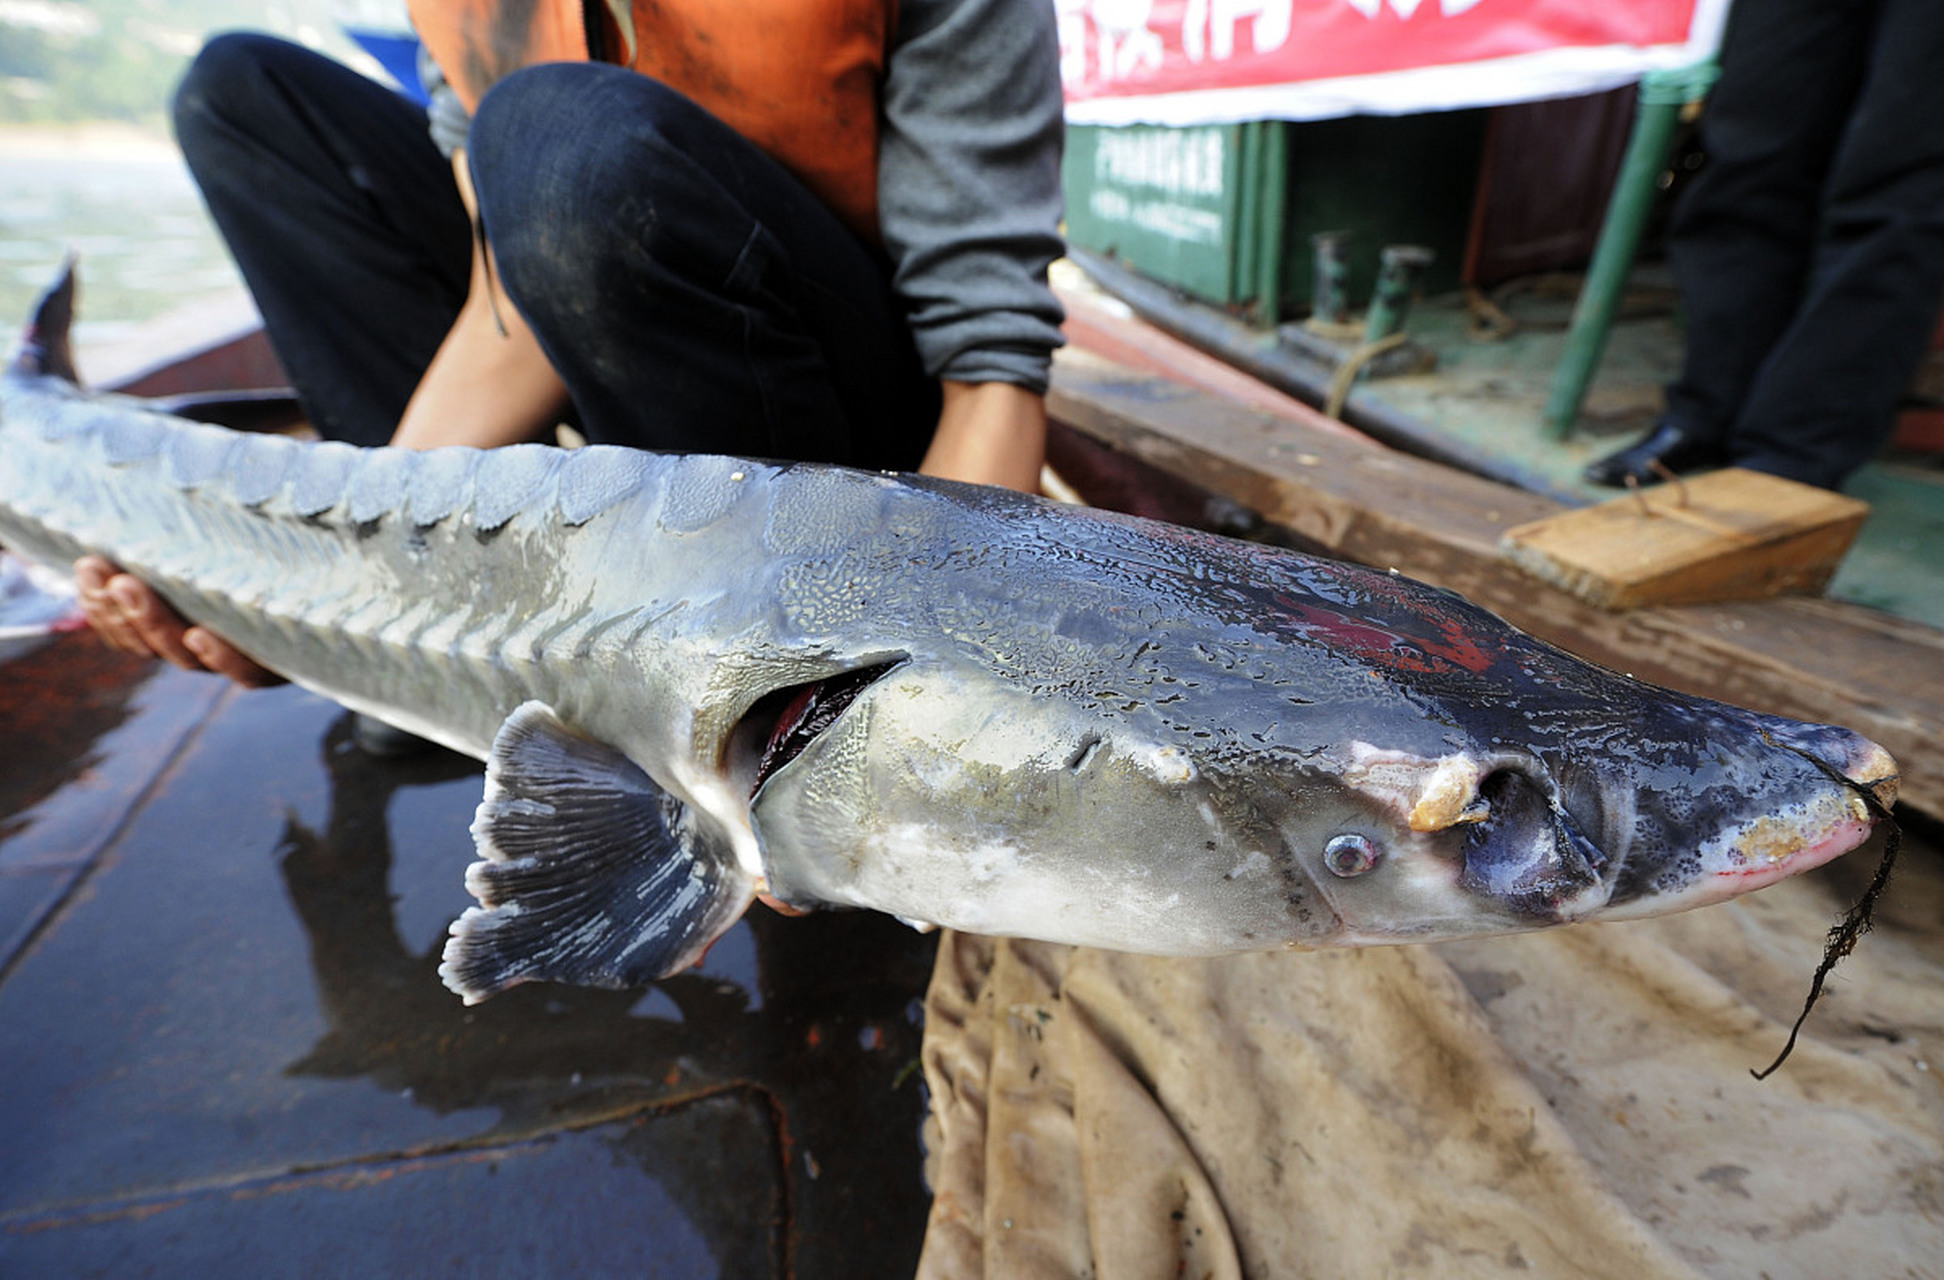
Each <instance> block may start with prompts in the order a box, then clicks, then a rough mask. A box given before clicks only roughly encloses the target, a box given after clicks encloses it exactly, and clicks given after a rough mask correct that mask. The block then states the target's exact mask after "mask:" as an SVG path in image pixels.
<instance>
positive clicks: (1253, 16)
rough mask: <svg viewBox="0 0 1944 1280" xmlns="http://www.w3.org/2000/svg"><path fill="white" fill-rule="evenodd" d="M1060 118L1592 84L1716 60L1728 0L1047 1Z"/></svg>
mask: <svg viewBox="0 0 1944 1280" xmlns="http://www.w3.org/2000/svg"><path fill="white" fill-rule="evenodd" d="M1056 3H1057V6H1058V11H1059V20H1060V52H1061V70H1062V75H1063V77H1064V79H1065V82H1066V94H1067V103H1068V117H1069V119H1072V120H1074V121H1076V122H1079V123H1102V124H1107V123H1131V122H1134V121H1138V120H1147V121H1153V122H1156V123H1168V124H1192V123H1211V122H1218V121H1230V120H1247V119H1275V118H1280V119H1298V120H1300V119H1314V118H1318V117H1321V116H1330V115H1347V114H1351V113H1354V112H1360V111H1362V112H1379V113H1396V112H1402V111H1426V110H1442V109H1448V108H1452V107H1461V106H1479V105H1484V104H1488V103H1496V102H1516V101H1522V100H1526V99H1531V98H1542V97H1555V96H1559V95H1562V94H1567V93H1589V92H1593V91H1594V90H1597V89H1604V88H1610V87H1612V86H1613V85H1616V84H1624V83H1626V82H1628V81H1629V80H1632V79H1637V78H1638V77H1639V76H1641V75H1642V74H1644V73H1645V72H1647V71H1651V70H1654V69H1657V68H1673V67H1681V66H1688V65H1692V64H1694V63H1697V62H1700V61H1703V60H1704V59H1706V58H1709V57H1711V56H1713V54H1714V51H1715V48H1716V46H1717V44H1718V41H1719V37H1720V29H1721V22H1722V18H1723V15H1724V12H1725V10H1726V7H1727V0H1056Z"/></svg>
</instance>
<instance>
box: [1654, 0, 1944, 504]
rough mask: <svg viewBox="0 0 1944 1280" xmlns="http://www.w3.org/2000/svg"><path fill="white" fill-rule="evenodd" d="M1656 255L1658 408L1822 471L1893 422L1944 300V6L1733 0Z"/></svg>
mask: <svg viewBox="0 0 1944 1280" xmlns="http://www.w3.org/2000/svg"><path fill="white" fill-rule="evenodd" d="M1721 61H1722V78H1721V83H1720V85H1719V86H1718V87H1717V88H1716V90H1715V92H1714V93H1713V95H1712V96H1710V98H1709V99H1708V104H1707V108H1706V110H1705V112H1704V113H1703V115H1702V120H1701V141H1702V145H1703V148H1704V150H1705V151H1706V152H1707V157H1708V161H1707V168H1706V169H1704V170H1703V171H1702V173H1701V175H1700V177H1699V178H1697V179H1696V181H1695V183H1694V185H1693V186H1692V187H1691V188H1690V189H1689V190H1688V192H1687V193H1686V194H1685V196H1684V197H1683V199H1682V202H1681V204H1680V206H1679V207H1678V208H1677V209H1676V212H1675V219H1674V223H1673V225H1672V227H1671V228H1670V236H1669V242H1668V253H1669V259H1670V261H1671V262H1672V264H1673V267H1674V271H1675V278H1676V281H1677V283H1678V284H1679V285H1680V289H1681V299H1682V303H1683V306H1684V309H1685V311H1686V315H1687V333H1688V347H1687V358H1686V361H1685V363H1684V365H1683V367H1682V371H1681V375H1680V377H1679V379H1678V380H1677V381H1676V382H1675V383H1674V384H1673V385H1671V386H1670V387H1669V388H1668V414H1669V416H1670V417H1671V418H1672V419H1673V420H1674V421H1676V422H1677V423H1679V424H1680V425H1681V426H1683V427H1684V428H1686V429H1687V430H1689V431H1690V432H1692V433H1693V434H1694V435H1695V436H1697V437H1698V438H1700V439H1704V440H1713V441H1717V442H1719V443H1720V444H1721V446H1722V450H1723V452H1724V454H1725V455H1726V456H1727V457H1728V459H1729V460H1730V461H1732V462H1735V463H1737V464H1738V465H1741V466H1748V467H1753V468H1755V469H1757V470H1762V471H1768V472H1772V473H1774V474H1777V475H1784V476H1789V477H1791V478H1793V479H1798V480H1806V481H1808V482H1810V483H1813V484H1820V485H1825V486H1830V487H1833V486H1835V485H1837V484H1839V483H1841V481H1842V480H1843V478H1844V477H1845V476H1847V475H1848V474H1849V473H1850V472H1851V471H1852V470H1854V469H1855V468H1856V467H1858V466H1860V465H1862V464H1863V463H1864V462H1867V461H1869V459H1870V458H1871V457H1872V456H1873V455H1874V454H1875V453H1876V452H1877V450H1878V449H1879V448H1880V447H1881V446H1882V445H1883V443H1884V442H1885V440H1886V439H1887V438H1888V436H1889V434H1890V431H1891V428H1892V426H1893V424H1894V415H1895V411H1896V408H1897V405H1898V402H1899V400H1900V398H1901V396H1902V394H1903V392H1904V389H1905V388H1906V387H1907V386H1908V385H1909V382H1910V378H1911V374H1912V372H1913V371H1914V370H1915V368H1916V364H1917V361H1918V360H1919V358H1920V357H1921V356H1922V354H1923V351H1924V348H1925V346H1926V345H1927V343H1928V341H1929V338H1930V335H1931V332H1932V329H1933V327H1934V326H1935V324H1936V322H1937V316H1938V310H1939V307H1940V304H1944V128H1940V127H1939V121H1940V120H1944V4H1939V3H1938V0H1741V2H1740V3H1738V4H1736V6H1735V8H1734V11H1733V14H1732V16H1731V17H1730V19H1729V24H1728V31H1727V35H1726V38H1725V40H1724V43H1723V47H1722V57H1721Z"/></svg>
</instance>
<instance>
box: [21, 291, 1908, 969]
mask: <svg viewBox="0 0 1944 1280" xmlns="http://www.w3.org/2000/svg"><path fill="white" fill-rule="evenodd" d="M68 289H69V290H71V284H70V285H69V286H68ZM70 310H71V297H70V295H69V294H68V293H67V292H66V291H64V290H62V289H56V290H54V291H52V292H51V294H50V297H49V299H48V300H47V301H46V303H45V304H44V305H43V307H42V309H41V311H40V313H39V314H38V316H37V318H36V321H35V324H34V327H33V328H31V329H30V330H29V334H28V339H27V342H26V343H25V345H24V346H23V349H22V352H21V355H20V356H19V357H18V358H17V359H16V360H15V361H14V362H13V364H12V366H11V368H10V369H9V370H8V371H7V372H6V373H5V375H4V378H0V542H4V543H5V545H7V546H8V547H10V548H11V549H13V550H14V551H16V552H19V553H22V554H25V555H28V556H31V557H34V558H37V559H39V560H42V561H45V562H47V563H50V564H55V565H61V566H66V565H68V564H70V563H71V562H72V561H73V560H74V559H75V558H76V557H77V556H80V555H82V554H84V553H100V554H103V555H106V556H108V557H110V558H111V559H113V560H115V561H116V562H118V563H120V564H121V565H123V566H125V567H127V568H128V569H129V570H130V571H132V572H134V573H135V574H137V575H138V576H140V577H142V578H143V579H145V580H146V581H148V582H149V583H151V584H152V585H153V586H154V587H155V588H156V590H158V591H159V592H160V593H161V594H162V595H163V596H164V597H165V598H166V599H167V600H168V601H169V602H170V603H171V604H172V605H174V606H175V607H176V608H177V609H178V610H180V611H181V613H182V614H183V615H184V616H185V617H187V618H190V619H192V620H194V621H196V622H199V623H201V624H203V625H205V626H207V627H209V628H211V629H212V630H214V631H216V632H217V633H218V634H221V635H222V636H224V637H226V638H227V639H229V640H230V641H231V642H232V643H234V644H235V645H237V646H238V647H239V648H240V649H242V650H243V651H244V652H246V653H248V654H249V655H250V656H251V657H253V658H255V659H256V660H257V661H259V662H261V663H263V664H264V665H265V666H267V667H269V668H271V669H272V670H275V671H278V672H280V673H282V674H284V675H286V676H288V677H289V678H291V679H292V680H294V681H296V682H297V683H299V684H301V685H303V686H305V687H307V688H310V689H313V690H315V691H317V692H318V693H320V694H322V695H324V696H326V697H328V698H331V699H334V700H336V701H338V702H340V703H342V704H344V705H345V706H347V707H351V708H354V709H356V710H359V711H363V712H367V713H369V714H372V715H375V716H378V717H380V718H381V719H384V720H386V721H388V722H390V723H392V724H394V725H397V726H399V727H400V728H403V729H407V730H409V731H411V732H413V733H417V734H420V735H423V736H425V737H427V738H431V739H433V740H435V741H438V742H441V743H444V744H445V745H447V746H449V747H452V748H454V749H456V750H459V751H462V752H466V753H469V754H471V755H474V756H476V757H479V758H480V759H483V760H484V761H485V762H486V782H485V797H484V800H483V801H482V803H481V805H480V808H479V815H478V818H477V820H476V822H475V823H474V826H473V833H474V836H475V840H476V843H477V846H478V849H479V852H480V855H481V858H480V861H478V862H476V863H475V864H473V866H472V867H471V869H470V871H469V872H468V874H467V878H466V879H467V885H468V887H469V888H470V889H471V890H472V892H473V893H474V895H475V896H476V897H478V899H479V900H480V905H479V906H477V907H474V908H472V909H470V910H468V911H467V913H466V914H465V915H464V916H463V917H461V919H460V920H459V921H458V922H456V923H455V924H454V926H453V928H452V937H451V939H450V940H449V943H448V945H447V948H446V956H445V965H444V967H443V969H442V970H441V972H442V974H443V975H444V977H445V979H446V981H447V983H448V984H449V985H450V986H452V987H453V988H454V989H455V990H456V991H458V992H460V993H461V994H463V995H464V996H465V997H466V998H467V999H468V1000H477V999H481V998H483V997H485V996H487V995H489V994H491V993H492V992H494V991H497V990H500V989H502V988H504V987H506V986H509V985H511V984H513V983H516V982H521V981H525V980H529V979H547V980H558V981H567V982H577V983H584V984H590V985H604V986H623V985H632V984H636V983H640V982H644V981H647V980H650V979H653V978H655V977H658V976H662V975H665V974H668V973H671V972H674V971H676V970H678V969H681V968H682V967H684V966H686V965H688V964H690V963H692V962H693V961H694V960H695V959H696V958H697V957H698V956H699V955H700V954H701V953H702V951H703V950H704V949H705V948H706V947H707V946H708V944H709V942H710V941H711V940H713V939H714V938H715V937H716V936H717V935H718V934H720V933H721V932H722V930H724V929H726V928H727V927H728V926H729V924H730V923H732V922H733V921H734V920H735V919H736V918H737V917H738V916H739V915H740V914H741V913H742V912H743V910H744V909H745V908H746V907H747V906H748V905H749V903H750V902H751V900H752V898H753V896H754V895H755V894H756V893H758V892H759V891H764V892H767V893H769V894H772V895H774V896H775V897H777V898H778V899H780V900H781V901H783V902H784V903H787V904H791V905H796V906H802V907H814V906H825V905H842V906H855V907H869V908H874V909H876V910H880V911H886V912H890V913H893V914H895V915H898V916H900V917H903V918H904V919H906V920H908V921H911V922H914V923H920V924H927V925H930V924H936V925H947V926H951V927H953V928H958V929H965V930H972V931H976V932H982V933H992V934H1003V935H1016V936H1025V937H1033V938H1041V939H1046V940H1049V941H1057V942H1068V943H1078V944H1087V945H1093V946H1101V947H1109V948H1118V949H1122V950H1129V951H1141V952H1150V953H1162V954H1176V955H1205V954H1213V953H1220V952H1226V951H1233V950H1243V949H1252V948H1269V947H1330V946H1358V945H1367V944H1374V943H1391V942H1414V941H1427V940H1434V939H1444V938H1455V937H1463V936H1468V935H1476V934H1488V933H1499V932H1508V931H1514V930H1523V929H1534V928H1542V927H1546V926H1551V925H1559V924H1566V923H1570V922H1573V921H1581V920H1596V919H1608V920H1611V919H1625V918H1631V917H1639V916H1649V915H1656V914H1661V913H1665V912H1671V911H1679V910H1683V909H1686V908H1689V907H1695V906H1700V905H1703V904H1705V903H1711V902H1718V901H1721V900H1723V899H1725V898H1728V897H1731V896H1733V895H1735V894H1739V893H1744V892H1747V891H1749V890H1752V889H1758V888H1760V887H1762V886H1763V885H1767V884H1770V883H1773V882H1774V881H1776V880H1779V879H1781V878H1783V877H1785V876H1788V875H1792V874H1794V873H1796V872H1799V871H1802V870H1805V869H1807V868H1810V867H1813V866H1816V865H1818V864H1820V863H1822V862H1825V861H1827V860H1828V859H1830V858H1833V857H1836V856H1837V855H1839V854H1841V853H1843V852H1845V851H1847V850H1849V849H1851V848H1854V847H1855V846H1857V845H1858V844H1860V843H1862V842H1863V841H1864V840H1865V839H1866V838H1867V837H1868V836H1869V834H1870V832H1871V829H1872V827H1873V825H1874V823H1875V821H1876V815H1877V814H1880V813H1881V812H1882V810H1883V809H1885V808H1887V807H1888V806H1889V804H1890V803H1891V802H1892V801H1893V800H1894V798H1895V793H1896V765H1895V763H1894V762H1893V761H1892V760H1891V758H1890V757H1889V755H1888V754H1887V753H1886V752H1885V751H1884V750H1883V749H1882V748H1881V747H1878V746H1877V745H1875V744H1874V743H1871V742H1869V741H1867V740H1866V739H1864V738H1862V737H1859V736H1858V735H1856V734H1854V733H1851V732H1849V731H1847V730H1845V729H1840V728H1835V727H1831V726H1827V725H1815V724H1804V723H1800V722H1796V721H1792V720H1785V719H1779V718H1776V717H1773V716H1767V715H1760V714H1757V713H1754V712H1751V711H1745V710H1742V709H1739V708H1736V707H1732V706H1728V705H1725V704H1723V703H1719V702H1713V701H1709V700H1707V699H1704V698H1696V697H1688V696H1684V695H1681V694H1676V693H1672V692H1669V691H1667V690H1664V689H1659V688H1655V687H1652V686H1650V685H1646V684H1643V683H1640V682H1637V681H1634V680H1632V679H1629V678H1627V677H1624V676H1621V675H1619V674H1616V673H1614V672H1612V671H1608V670H1606V669H1604V668H1601V667H1598V666H1595V665H1592V664H1590V663H1586V662H1583V661H1580V660H1579V659H1576V658H1574V657H1572V656H1571V655H1569V654H1566V653H1564V652H1562V651H1561V650H1559V649H1556V648H1553V647H1551V646H1549V645H1546V644H1543V643H1541V642H1539V641H1537V640H1535V639H1533V638H1532V637H1530V636H1527V635H1525V634H1524V633H1522V632H1520V631H1518V630H1516V629H1514V628H1512V627H1510V626H1508V625H1506V624H1505V623H1504V622H1502V621H1500V620H1499V619H1498V618H1496V617H1495V616H1493V615H1492V614H1490V613H1487V612H1486V611H1484V610H1482V609H1479V608H1477V607H1475V606H1473V605H1471V604H1469V603H1467V602H1466V601H1465V600H1463V599H1462V598H1460V597H1459V596H1457V595H1454V594H1452V593H1450V592H1447V591H1442V590H1438V589H1435V588H1432V587H1428V586H1425V585H1422V584H1420V583H1417V582H1414V581H1411V580H1409V579H1407V578H1404V577H1401V576H1398V575H1396V574H1394V573H1382V572H1376V571H1372V570H1369V569H1365V568H1360V567H1356V566H1353V565H1348V564H1342V563H1338V562H1334V561H1331V560H1326V559H1319V558H1315V557H1312V556H1307V555H1301V554H1298V553H1295V552H1291V551H1288V550H1283V549H1278V548H1272V547H1266V546H1260V545H1255V544H1250V543H1244V542H1236V541H1231V540H1228V539H1224V538H1219V537H1214V536H1211V535H1206V534H1202V533H1197V532H1192V531H1189V530H1185V529H1181V528H1176V527H1173V526H1168V525H1163V524H1159V523H1154V522H1149V521H1144V520H1139V519H1134V518H1130V517H1124V516H1118V515H1112V514H1107V513H1103V512H1099V511H1093V510H1087V509H1082V508H1073V507H1061V506H1057V505H1055V504H1052V503H1048V502H1044V501H1040V500H1038V499H1035V498H1031V497H1026V496H1022V495H1018V494H1014V493H1010V492H1006V491H1003V490H995V489H987V488H980V487H976V486H968V485H962V484H954V483H949V482H945V481H939V480H930V479H925V478H921V477H916V476H908V475H886V474H876V473H869V472H863V471H854V470H847V469H843V468H837V467H828V466H815V465H796V466H779V465H772V464H769V463H763V462H756V461H750V460H742V459H733V458H721V457H708V456H672V455H655V454H647V453H640V452H635V451H631V450H626V449H618V448H610V447H601V446H594V447H589V448H584V449H578V450H573V451H564V450H559V449H554V448H547V447H541V446H538V445H519V446H514V447H511V448H504V449H497V450H492V451H487V452H482V451H478V450H473V449H466V448H449V449H439V450H434V451H430V452H425V453H414V452H408V451H403V450H397V449H356V448H352V447H350V446H347V445H343V444H335V443H315V444H307V443H300V442H297V441H293V440H290V439H286V438H283V437H279V436H270V435H250V434H239V433H235V432H231V431H227V430H224V429H221V428H217V427H212V426H206V425H202V424H198V423H191V422H187V421H183V420H181V419H176V418H171V417H168V416H165V415H162V414H158V413H156V412H154V411H152V410H150V409H148V408H146V407H144V406H143V405H142V404H140V403H139V402H135V401H131V400H128V399H120V398H116V397H112V396H97V395H91V394H88V393H85V392H83V391H81V390H79V389H78V388H77V387H76V386H75V385H74V382H73V381H72V368H71V362H70V361H69V360H68V359H67V356H66V324H67V316H68V313H69V311H70ZM1865 793H1867V795H1868V796H1869V797H1870V798H1872V799H1873V800H1874V801H1876V802H1877V804H1878V805H1880V806H1881V808H1873V807H1872V805H1871V804H1870V803H1868V802H1867V801H1866V799H1865Z"/></svg>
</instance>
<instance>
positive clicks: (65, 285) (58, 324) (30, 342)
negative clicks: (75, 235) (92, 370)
mask: <svg viewBox="0 0 1944 1280" xmlns="http://www.w3.org/2000/svg"><path fill="white" fill-rule="evenodd" d="M74 263H75V255H74V253H73V252H72V251H71V250H70V251H69V253H68V255H67V257H66V258H64V259H62V261H61V271H60V274H59V275H57V276H55V277H54V282H53V283H52V284H50V285H48V286H47V288H45V289H43V290H42V291H41V295H40V297H39V298H38V299H37V300H35V302H34V312H33V314H32V315H30V316H29V317H27V331H26V332H25V333H23V334H22V335H21V337H20V351H19V353H18V354H17V355H15V356H14V361H13V371H14V372H15V373H19V374H24V375H27V376H29V377H33V376H37V375H42V374H46V375H50V376H53V377H56V378H65V379H66V380H67V381H69V382H73V383H79V382H80V381H81V376H80V374H78V373H76V372H75V369H74V345H73V342H72V340H71V338H70V336H69V331H70V330H71V329H72V328H73V327H74V295H75V291H76V289H77V287H78V286H77V282H76V276H75V270H74Z"/></svg>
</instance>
